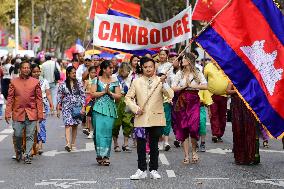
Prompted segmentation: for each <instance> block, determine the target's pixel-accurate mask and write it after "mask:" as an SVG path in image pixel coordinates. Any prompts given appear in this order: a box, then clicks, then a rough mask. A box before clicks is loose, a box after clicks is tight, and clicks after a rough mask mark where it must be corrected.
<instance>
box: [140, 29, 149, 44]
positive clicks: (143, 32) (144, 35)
mask: <svg viewBox="0 0 284 189" xmlns="http://www.w3.org/2000/svg"><path fill="white" fill-rule="evenodd" d="M147 36H148V30H147V28H145V27H139V29H138V45H148V37H147Z"/></svg>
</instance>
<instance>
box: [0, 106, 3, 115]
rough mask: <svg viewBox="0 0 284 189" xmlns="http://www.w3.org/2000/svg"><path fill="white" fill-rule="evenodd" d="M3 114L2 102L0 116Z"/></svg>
mask: <svg viewBox="0 0 284 189" xmlns="http://www.w3.org/2000/svg"><path fill="white" fill-rule="evenodd" d="M2 115H3V104H0V116H2Z"/></svg>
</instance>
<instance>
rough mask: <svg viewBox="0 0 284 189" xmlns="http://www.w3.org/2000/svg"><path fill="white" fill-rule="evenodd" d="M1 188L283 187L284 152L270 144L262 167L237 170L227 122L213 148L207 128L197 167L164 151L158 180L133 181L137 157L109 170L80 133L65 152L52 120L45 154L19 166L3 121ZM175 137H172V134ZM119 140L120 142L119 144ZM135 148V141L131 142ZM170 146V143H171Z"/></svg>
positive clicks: (128, 156)
mask: <svg viewBox="0 0 284 189" xmlns="http://www.w3.org/2000/svg"><path fill="white" fill-rule="evenodd" d="M0 124H1V127H0V189H6V188H7V189H8V188H15V189H16V188H17V189H19V188H21V189H22V188H23V189H32V188H37V189H49V188H70V189H73V188H104V189H112V188H113V189H116V188H121V189H134V188H137V189H138V188H139V189H140V188H141V189H142V188H145V189H146V188H161V189H168V188H175V189H179V188H181V189H186V188H218V189H220V188H283V187H284V176H283V175H284V174H283V173H284V169H283V168H284V150H283V149H282V143H281V142H280V141H276V140H271V141H270V148H269V149H263V148H262V150H263V151H262V152H261V164H260V165H257V166H238V165H235V164H234V158H233V154H232V153H231V151H230V149H231V148H232V132H231V130H232V129H231V125H230V123H228V124H227V128H226V134H225V136H224V138H223V139H224V143H218V144H213V143H212V142H211V141H210V139H211V135H210V133H211V131H210V126H208V127H207V130H208V133H209V134H208V137H207V142H206V147H207V152H205V153H199V155H200V161H199V163H198V164H189V165H184V164H182V160H183V153H182V150H181V148H175V147H174V146H173V145H172V148H171V150H170V151H169V152H165V151H161V152H160V161H159V164H160V167H159V172H160V174H161V175H162V179H160V180H151V179H149V178H148V179H146V180H141V181H131V180H129V176H130V175H132V174H134V173H135V171H136V170H137V155H136V152H135V149H133V150H134V151H133V152H132V153H124V152H120V153H115V152H113V151H112V154H111V166H109V167H101V166H98V165H97V164H96V160H95V158H96V154H95V151H94V147H93V144H92V140H91V139H87V138H86V137H85V135H84V134H82V132H81V127H79V128H80V132H78V141H77V148H78V151H77V152H71V153H67V152H65V151H64V145H65V139H64V127H63V124H62V121H61V120H59V119H57V118H54V117H49V119H48V126H47V131H48V136H47V144H46V145H45V148H44V150H45V153H44V154H43V155H42V156H37V157H35V158H34V159H33V161H32V165H26V164H24V163H23V162H20V163H18V162H16V161H15V160H12V159H11V157H12V155H14V151H13V148H12V137H11V135H12V129H11V127H10V126H8V125H7V124H5V123H4V121H0ZM171 137H172V138H173V136H171ZM121 139H122V137H120V144H121ZM130 143H131V144H132V141H131V142H130ZM171 144H172V141H171Z"/></svg>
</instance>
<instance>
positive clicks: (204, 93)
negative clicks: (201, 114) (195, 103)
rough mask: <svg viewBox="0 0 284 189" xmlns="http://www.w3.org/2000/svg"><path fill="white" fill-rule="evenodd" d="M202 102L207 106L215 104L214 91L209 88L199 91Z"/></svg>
mask: <svg viewBox="0 0 284 189" xmlns="http://www.w3.org/2000/svg"><path fill="white" fill-rule="evenodd" d="M198 95H199V98H200V102H201V103H203V104H204V105H206V106H210V105H211V104H213V100H212V98H211V96H212V93H210V92H209V91H208V90H200V91H199V92H198Z"/></svg>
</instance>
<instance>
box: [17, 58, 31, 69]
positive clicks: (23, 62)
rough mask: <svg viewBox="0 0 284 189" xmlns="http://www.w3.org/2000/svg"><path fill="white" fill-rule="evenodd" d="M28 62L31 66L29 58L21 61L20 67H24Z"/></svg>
mask: <svg viewBox="0 0 284 189" xmlns="http://www.w3.org/2000/svg"><path fill="white" fill-rule="evenodd" d="M26 63H28V64H29V65H30V66H31V64H30V62H29V60H28V59H24V60H23V61H22V62H21V63H20V66H19V68H20V69H21V68H22V67H23V65H24V64H26Z"/></svg>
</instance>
